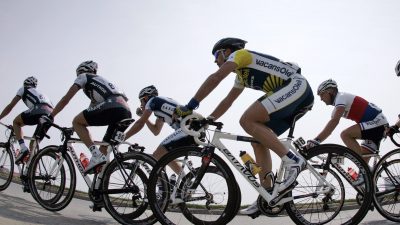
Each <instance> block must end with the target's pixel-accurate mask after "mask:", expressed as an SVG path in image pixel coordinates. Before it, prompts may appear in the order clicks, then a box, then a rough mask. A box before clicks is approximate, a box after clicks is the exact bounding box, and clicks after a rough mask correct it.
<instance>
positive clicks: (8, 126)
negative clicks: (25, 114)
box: [0, 122, 13, 130]
mask: <svg viewBox="0 0 400 225" xmlns="http://www.w3.org/2000/svg"><path fill="white" fill-rule="evenodd" d="M0 124H1V125H3V126H5V127H6V128H8V129H10V130H13V126H12V125H7V124H5V123H3V122H0Z"/></svg>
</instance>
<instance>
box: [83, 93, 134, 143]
mask: <svg viewBox="0 0 400 225" xmlns="http://www.w3.org/2000/svg"><path fill="white" fill-rule="evenodd" d="M83 116H84V117H85V120H86V122H87V123H88V124H89V126H107V125H108V128H107V131H106V134H105V135H104V137H103V141H105V142H109V141H110V139H111V138H112V135H113V132H114V130H115V129H116V124H117V123H118V122H120V121H121V120H123V119H130V118H132V114H131V111H130V110H129V109H128V108H126V107H125V106H124V105H121V104H120V103H118V102H114V101H104V102H102V103H99V104H97V105H95V106H93V107H90V108H88V109H86V110H84V111H83ZM121 131H122V132H123V130H121Z"/></svg>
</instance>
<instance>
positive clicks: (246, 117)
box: [240, 78, 314, 192]
mask: <svg viewBox="0 0 400 225" xmlns="http://www.w3.org/2000/svg"><path fill="white" fill-rule="evenodd" d="M293 90H295V91H294V93H292V92H293ZM289 92H290V93H291V94H290V95H287V96H288V97H287V98H286V100H287V99H290V100H291V101H285V99H283V100H280V96H286V94H287V93H289ZM313 99H314V97H313V94H312V91H311V89H310V88H309V86H308V84H307V82H306V81H305V80H304V79H301V78H299V79H293V80H292V81H291V82H290V83H289V84H288V85H287V86H286V87H284V88H282V89H281V90H279V91H278V92H276V93H274V94H273V95H270V96H267V95H265V96H263V97H262V98H260V99H259V100H258V101H257V102H255V103H253V105H251V106H250V107H249V108H248V109H247V110H246V112H245V113H244V114H243V116H242V118H241V119H240V124H241V125H242V127H243V129H244V130H245V131H246V132H247V133H248V134H250V135H252V136H253V137H254V138H255V139H256V140H257V141H259V142H260V143H261V144H262V145H263V146H264V147H265V148H268V149H271V150H273V151H274V152H275V153H276V154H278V156H279V157H281V158H282V160H283V162H284V167H285V168H286V169H285V180H284V182H283V183H282V184H281V185H280V186H279V191H280V192H283V191H285V190H287V189H288V188H289V187H291V185H292V184H293V183H294V182H295V179H296V177H297V175H298V174H299V172H300V171H301V170H302V169H303V168H304V166H305V161H304V160H303V159H301V158H298V157H296V156H295V155H294V154H293V153H292V152H290V151H289V150H288V149H286V147H285V146H284V145H283V144H282V143H281V142H280V141H279V140H278V137H277V135H280V134H282V133H283V132H284V131H285V130H287V129H288V128H289V124H288V121H287V120H288V119H289V118H291V117H293V114H294V113H296V112H297V111H298V109H299V108H301V106H303V105H304V106H306V105H311V104H312V102H313ZM306 103H307V104H306ZM265 124H266V125H267V126H266V125H265ZM257 160H258V159H257Z"/></svg>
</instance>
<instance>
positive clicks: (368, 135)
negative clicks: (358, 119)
mask: <svg viewBox="0 0 400 225" xmlns="http://www.w3.org/2000/svg"><path fill="white" fill-rule="evenodd" d="M359 125H360V129H361V139H363V142H362V143H361V147H363V148H364V149H367V150H369V151H371V153H378V152H379V147H380V143H381V140H382V139H383V137H384V136H385V127H386V126H387V125H388V122H387V120H386V117H385V116H384V115H383V114H382V113H380V114H378V115H377V116H376V117H375V119H373V120H371V121H367V122H363V123H359Z"/></svg>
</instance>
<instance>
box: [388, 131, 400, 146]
mask: <svg viewBox="0 0 400 225" xmlns="http://www.w3.org/2000/svg"><path fill="white" fill-rule="evenodd" d="M389 137H390V140H391V141H392V142H393V144H394V145H396V146H397V147H400V133H399V132H397V133H394V134H392V135H389Z"/></svg>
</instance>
